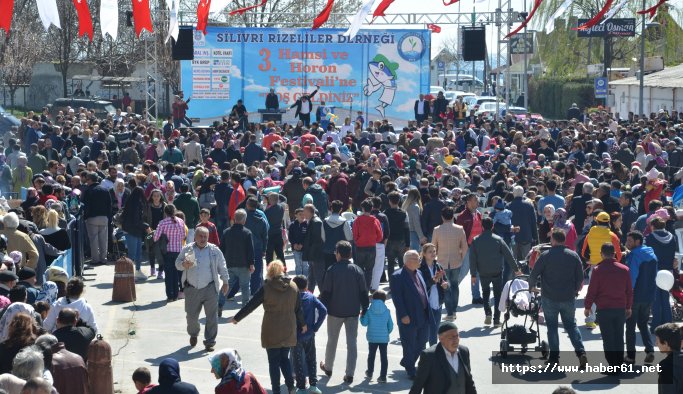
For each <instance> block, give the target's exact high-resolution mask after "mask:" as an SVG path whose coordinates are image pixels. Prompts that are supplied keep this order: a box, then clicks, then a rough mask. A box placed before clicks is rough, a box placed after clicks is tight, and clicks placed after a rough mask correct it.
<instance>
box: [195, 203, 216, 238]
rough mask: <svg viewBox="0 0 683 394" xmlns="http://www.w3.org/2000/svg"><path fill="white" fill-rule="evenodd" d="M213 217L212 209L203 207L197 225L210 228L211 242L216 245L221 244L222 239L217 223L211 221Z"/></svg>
mask: <svg viewBox="0 0 683 394" xmlns="http://www.w3.org/2000/svg"><path fill="white" fill-rule="evenodd" d="M210 218H211V211H209V210H208V209H206V208H202V209H201V210H200V211H199V224H198V225H197V227H206V228H207V229H209V242H211V243H212V244H214V245H216V246H221V241H220V240H219V239H218V238H219V237H218V229H216V225H215V224H213V223H211V222H210V221H209V219H210Z"/></svg>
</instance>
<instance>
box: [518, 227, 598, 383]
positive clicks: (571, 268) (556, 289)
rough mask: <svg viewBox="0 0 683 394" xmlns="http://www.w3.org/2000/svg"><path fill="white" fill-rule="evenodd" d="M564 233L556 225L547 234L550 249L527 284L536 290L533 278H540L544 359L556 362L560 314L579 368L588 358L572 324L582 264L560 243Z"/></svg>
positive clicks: (577, 330)
mask: <svg viewBox="0 0 683 394" xmlns="http://www.w3.org/2000/svg"><path fill="white" fill-rule="evenodd" d="M565 240H566V234H565V233H564V231H563V230H562V229H559V228H556V229H555V230H553V232H552V234H551V235H550V245H551V248H550V250H548V251H546V252H544V253H543V254H541V256H540V257H539V258H538V260H537V261H536V264H535V265H534V269H533V270H532V271H531V274H530V275H529V288H530V289H532V291H536V288H535V287H536V282H537V280H538V278H539V277H540V278H541V286H542V290H543V297H542V298H541V306H542V307H543V312H544V315H545V324H546V326H547V327H548V342H549V346H550V354H549V357H548V363H557V362H558V361H559V357H560V338H559V336H558V332H557V330H558V322H557V318H558V315H559V317H560V318H562V325H563V326H564V329H565V331H567V335H568V336H569V339H570V340H571V342H572V345H573V346H574V351H575V352H576V355H577V356H578V357H579V362H580V365H579V366H580V368H581V369H582V370H583V369H584V368H585V366H586V363H587V362H588V359H587V358H586V351H585V348H584V346H583V341H582V339H581V332H580V331H579V328H578V327H577V326H576V318H575V317H574V313H575V311H576V307H575V306H574V304H575V302H576V296H577V295H578V293H579V291H581V287H582V286H583V264H582V263H581V258H580V257H579V255H578V254H576V252H573V251H572V250H570V249H568V248H566V247H565V246H564V243H565Z"/></svg>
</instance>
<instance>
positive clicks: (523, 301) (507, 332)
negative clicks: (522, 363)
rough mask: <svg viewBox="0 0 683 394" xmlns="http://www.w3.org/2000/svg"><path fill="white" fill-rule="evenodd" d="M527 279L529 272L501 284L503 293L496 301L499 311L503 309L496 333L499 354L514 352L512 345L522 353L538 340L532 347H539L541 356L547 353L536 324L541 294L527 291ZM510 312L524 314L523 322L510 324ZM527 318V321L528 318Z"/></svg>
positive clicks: (536, 348) (544, 342) (537, 348)
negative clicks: (499, 300) (502, 316)
mask: <svg viewBox="0 0 683 394" xmlns="http://www.w3.org/2000/svg"><path fill="white" fill-rule="evenodd" d="M528 281H529V275H520V276H518V277H516V278H514V279H512V280H510V281H508V282H507V283H506V284H505V287H504V288H503V294H507V295H506V297H505V298H504V299H501V302H500V305H499V309H500V310H501V312H504V320H503V326H502V329H501V334H500V355H501V356H502V357H507V354H508V352H514V351H516V349H519V351H521V353H522V354H524V353H526V352H527V350H528V349H529V345H533V344H534V343H538V345H536V346H535V347H534V350H535V351H540V352H541V356H542V357H543V358H544V359H545V358H546V357H548V351H549V346H548V342H546V341H545V340H543V341H541V334H540V330H539V325H538V314H539V312H540V310H541V297H540V296H539V295H537V294H535V293H533V292H531V291H529V283H528ZM510 316H514V317H519V316H524V323H523V324H521V325H520V324H514V325H510V324H509V320H510ZM529 317H531V319H529ZM529 320H531V321H530V322H529ZM527 322H529V326H528V327H527ZM534 327H535V328H534ZM515 345H517V347H516V346H515Z"/></svg>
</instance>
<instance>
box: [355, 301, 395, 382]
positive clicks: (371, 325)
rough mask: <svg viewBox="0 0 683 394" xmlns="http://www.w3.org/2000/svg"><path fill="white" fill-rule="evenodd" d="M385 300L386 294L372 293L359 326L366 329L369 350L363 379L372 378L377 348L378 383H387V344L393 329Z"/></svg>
mask: <svg viewBox="0 0 683 394" xmlns="http://www.w3.org/2000/svg"><path fill="white" fill-rule="evenodd" d="M386 300H387V293H385V292H383V291H382V290H377V291H375V292H374V293H372V303H371V304H370V308H368V310H367V312H365V314H364V315H363V316H361V318H360V324H362V325H363V326H366V327H367V328H368V332H367V334H366V337H367V340H368V345H369V348H370V352H369V354H368V370H367V371H365V377H366V378H368V379H371V378H372V373H373V371H374V369H375V354H376V353H377V349H378V348H379V358H380V372H379V378H377V382H378V383H386V382H387V368H388V366H389V360H388V359H387V344H388V343H389V333H391V331H393V329H394V322H393V321H392V320H391V313H390V312H389V308H387V306H386V305H384V302H385V301H386Z"/></svg>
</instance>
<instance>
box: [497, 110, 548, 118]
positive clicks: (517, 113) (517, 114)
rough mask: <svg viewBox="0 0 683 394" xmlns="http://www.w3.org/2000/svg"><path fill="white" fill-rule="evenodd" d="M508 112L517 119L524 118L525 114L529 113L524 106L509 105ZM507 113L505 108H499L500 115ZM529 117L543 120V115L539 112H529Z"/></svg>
mask: <svg viewBox="0 0 683 394" xmlns="http://www.w3.org/2000/svg"><path fill="white" fill-rule="evenodd" d="M510 113H511V114H512V115H513V116H514V117H515V119H517V120H525V119H526V115H527V114H528V113H529V110H528V109H526V108H524V107H510ZM506 114H507V110H506V108H504V107H503V108H501V109H500V116H501V117H504V116H505V115H506ZM530 116H531V119H533V120H536V121H539V120H543V116H542V115H541V114H533V113H532V114H530Z"/></svg>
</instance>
